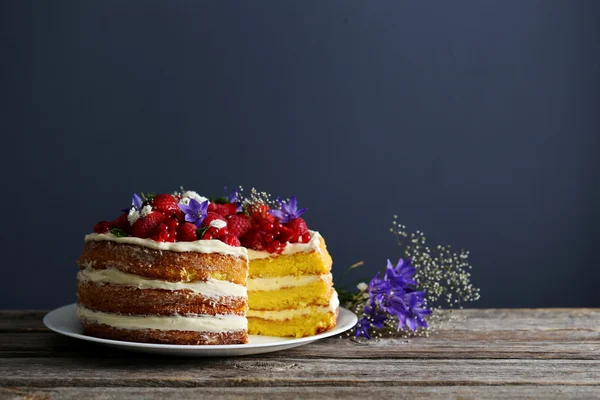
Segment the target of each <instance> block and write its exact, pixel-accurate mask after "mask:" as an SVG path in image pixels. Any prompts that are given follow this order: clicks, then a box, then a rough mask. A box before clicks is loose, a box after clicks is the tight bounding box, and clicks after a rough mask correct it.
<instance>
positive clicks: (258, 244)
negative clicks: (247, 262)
mask: <svg viewBox="0 0 600 400" xmlns="http://www.w3.org/2000/svg"><path fill="white" fill-rule="evenodd" d="M263 236H264V233H263V232H261V231H250V232H248V234H246V236H244V237H243V238H242V244H243V245H244V247H247V248H249V249H252V250H259V251H260V250H264V249H265V241H264V237H263Z"/></svg>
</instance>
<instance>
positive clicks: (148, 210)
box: [140, 204, 152, 218]
mask: <svg viewBox="0 0 600 400" xmlns="http://www.w3.org/2000/svg"><path fill="white" fill-rule="evenodd" d="M151 212H152V206H151V205H149V204H148V205H145V206H144V207H142V211H141V213H140V214H141V215H142V217H144V218H145V217H147V216H148V215H150V213H151Z"/></svg>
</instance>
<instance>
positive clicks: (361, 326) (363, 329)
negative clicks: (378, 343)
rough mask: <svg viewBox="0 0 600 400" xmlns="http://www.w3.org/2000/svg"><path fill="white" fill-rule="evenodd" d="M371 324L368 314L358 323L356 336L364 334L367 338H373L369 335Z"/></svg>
mask: <svg viewBox="0 0 600 400" xmlns="http://www.w3.org/2000/svg"><path fill="white" fill-rule="evenodd" d="M370 326H371V323H370V322H369V319H368V318H367V317H366V316H365V317H362V318H361V319H359V320H358V322H357V323H356V334H355V336H356V337H359V336H364V337H366V338H367V339H371V336H369V327H370Z"/></svg>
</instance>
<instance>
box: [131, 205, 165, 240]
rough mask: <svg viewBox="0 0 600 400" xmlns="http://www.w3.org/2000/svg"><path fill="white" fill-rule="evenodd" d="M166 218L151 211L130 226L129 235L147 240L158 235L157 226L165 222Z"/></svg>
mask: <svg viewBox="0 0 600 400" xmlns="http://www.w3.org/2000/svg"><path fill="white" fill-rule="evenodd" d="M167 218H168V217H167V216H166V215H164V214H162V213H160V212H157V211H152V212H151V213H150V214H149V215H148V216H146V217H142V218H139V219H138V220H137V221H135V223H134V224H133V225H132V226H131V234H132V235H133V236H135V237H139V238H148V237H150V236H154V235H155V234H156V233H158V226H159V225H160V224H162V223H163V222H165V221H166V220H167Z"/></svg>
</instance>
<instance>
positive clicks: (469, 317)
mask: <svg viewBox="0 0 600 400" xmlns="http://www.w3.org/2000/svg"><path fill="white" fill-rule="evenodd" d="M46 312H47V311H43V310H8V311H7V310H4V311H0V332H6V331H9V332H17V331H22V330H23V331H32V330H34V331H43V330H45V328H44V325H43V324H42V318H43V317H44V315H45V314H46ZM451 315H452V318H451V320H450V321H447V322H443V323H441V324H440V325H439V327H438V329H439V330H466V331H486V330H503V331H506V330H510V331H514V330H551V329H562V330H565V329H568V330H573V329H577V330H591V331H596V332H600V309H598V308H555V309H552V308H551V309H470V310H456V311H453V312H452V314H451Z"/></svg>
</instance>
